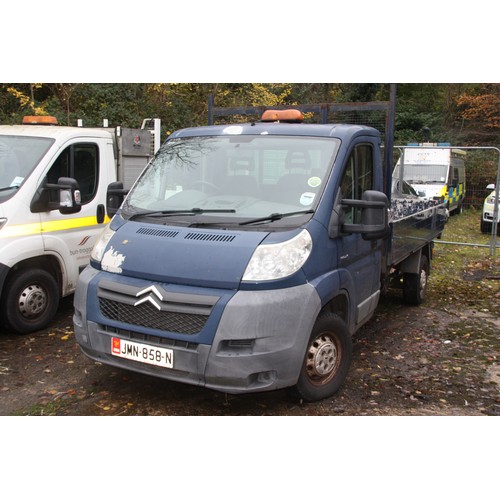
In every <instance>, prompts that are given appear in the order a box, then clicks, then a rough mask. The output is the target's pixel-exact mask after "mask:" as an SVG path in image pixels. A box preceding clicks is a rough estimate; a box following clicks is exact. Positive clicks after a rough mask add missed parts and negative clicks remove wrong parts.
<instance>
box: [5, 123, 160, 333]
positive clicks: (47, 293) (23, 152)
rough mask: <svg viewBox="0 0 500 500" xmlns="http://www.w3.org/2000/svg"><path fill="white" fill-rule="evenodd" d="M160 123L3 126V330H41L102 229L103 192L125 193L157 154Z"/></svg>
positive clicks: (72, 284) (84, 263) (72, 285)
mask: <svg viewBox="0 0 500 500" xmlns="http://www.w3.org/2000/svg"><path fill="white" fill-rule="evenodd" d="M159 127H160V122H159V120H158V119H153V120H144V121H143V126H142V128H139V129H128V128H123V127H116V128H108V127H102V128H84V127H63V126H59V125H57V121H56V119H55V118H54V117H48V116H34V117H25V119H24V120H23V125H0V324H1V329H2V330H4V329H8V330H11V331H14V332H18V333H29V332H32V331H36V330H40V329H41V328H45V327H46V326H47V325H48V324H49V323H50V321H51V320H52V318H53V316H54V314H55V312H56V311H57V308H58V304H59V299H60V298H61V297H64V296H67V295H69V294H71V293H73V291H74V289H75V286H76V282H77V279H78V275H79V273H80V271H81V270H83V269H84V268H85V267H86V266H87V264H88V263H89V260H90V252H91V251H92V247H93V246H94V243H95V242H96V240H97V238H98V236H99V234H100V233H101V231H102V230H103V228H104V226H105V225H106V224H107V223H108V222H109V217H108V216H107V214H106V209H105V206H106V200H107V196H108V192H107V189H108V185H109V184H111V183H113V182H116V181H120V180H122V181H123V183H124V185H125V188H127V187H128V188H129V187H130V186H131V185H132V183H133V182H134V181H135V179H136V178H137V176H138V175H139V173H140V172H141V171H142V169H143V168H144V167H145V166H146V164H147V162H148V161H149V158H150V157H151V156H152V155H153V154H154V152H155V151H156V150H157V149H158V148H159V140H160V138H159V134H160V132H159V130H160V128H159Z"/></svg>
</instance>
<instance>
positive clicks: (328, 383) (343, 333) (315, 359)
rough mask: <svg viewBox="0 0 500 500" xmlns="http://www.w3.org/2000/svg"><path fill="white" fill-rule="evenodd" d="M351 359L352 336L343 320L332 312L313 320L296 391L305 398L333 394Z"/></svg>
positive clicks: (342, 379) (312, 399)
mask: <svg viewBox="0 0 500 500" xmlns="http://www.w3.org/2000/svg"><path fill="white" fill-rule="evenodd" d="M351 359H352V339H351V335H350V334H349V331H348V330H347V327H346V325H345V323H344V322H343V321H342V320H341V319H340V318H339V317H338V316H337V315H336V314H332V313H326V314H322V315H320V316H319V317H318V319H317V320H316V323H315V324H314V327H313V330H312V332H311V336H310V338H309V342H308V344H307V349H306V353H305V356H304V362H303V364H302V369H301V372H300V376H299V379H298V381H297V385H296V386H295V388H294V389H295V393H296V394H297V395H298V396H299V397H300V398H302V399H303V400H305V401H309V402H312V401H319V400H320V399H324V398H327V397H329V396H332V395H333V394H335V393H336V392H337V391H338V390H339V389H340V387H341V385H342V384H343V382H344V380H345V378H346V377H347V372H348V371H349V366H350V365H351Z"/></svg>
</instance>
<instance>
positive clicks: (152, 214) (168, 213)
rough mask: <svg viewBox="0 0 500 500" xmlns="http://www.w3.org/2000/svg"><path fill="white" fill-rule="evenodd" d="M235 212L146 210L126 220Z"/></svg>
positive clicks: (201, 209) (220, 210)
mask: <svg viewBox="0 0 500 500" xmlns="http://www.w3.org/2000/svg"><path fill="white" fill-rule="evenodd" d="M235 212H236V210H234V209H232V208H231V209H217V208H215V209H204V208H191V209H188V210H148V211H145V212H137V213H135V214H132V215H131V216H130V217H129V219H128V220H132V219H135V218H137V217H142V216H147V217H170V216H172V215H200V214H220V213H223V214H229V213H231V214H234V213H235Z"/></svg>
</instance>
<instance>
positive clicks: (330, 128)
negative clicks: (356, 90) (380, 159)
mask: <svg viewBox="0 0 500 500" xmlns="http://www.w3.org/2000/svg"><path fill="white" fill-rule="evenodd" d="M263 134H269V135H285V136H310V137H336V138H338V139H341V140H342V139H347V138H353V137H356V136H359V135H364V136H372V137H380V132H379V131H378V130H376V129H374V128H373V127H368V126H365V125H348V124H343V123H341V124H312V123H283V122H254V123H236V124H233V125H209V126H202V127H192V128H186V129H182V130H178V131H176V132H174V133H173V134H172V135H170V137H169V139H174V138H180V137H197V136H224V135H263Z"/></svg>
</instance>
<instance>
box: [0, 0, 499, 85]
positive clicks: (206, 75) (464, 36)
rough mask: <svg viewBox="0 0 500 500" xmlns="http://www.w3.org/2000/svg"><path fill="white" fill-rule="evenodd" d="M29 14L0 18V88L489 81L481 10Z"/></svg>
mask: <svg viewBox="0 0 500 500" xmlns="http://www.w3.org/2000/svg"><path fill="white" fill-rule="evenodd" d="M27 3H28V4H31V2H27ZM441 3H442V5H441ZM462 3H463V4H464V5H461V4H462ZM32 5H34V7H32V8H29V7H27V8H26V9H25V10H24V9H23V12H20V10H19V8H18V6H17V4H15V3H10V2H9V3H8V4H7V5H4V6H3V7H2V18H3V19H12V20H13V21H14V22H10V23H9V22H7V23H4V24H3V26H2V30H1V31H0V41H1V42H2V65H1V67H0V81H2V82H12V83H14V82H32V83H33V82H55V81H57V82H76V81H78V82H337V83H338V82H386V83H387V82H394V83H402V82H434V83H442V82H469V83H478V82H499V81H500V70H499V67H498V64H497V61H498V56H497V49H498V35H497V33H498V29H497V28H498V23H497V22H496V20H495V18H496V16H495V15H493V13H489V11H490V10H491V8H492V7H491V5H492V4H491V3H489V2H486V1H485V0H476V1H475V2H474V4H473V6H472V5H471V4H470V3H467V4H465V2H455V3H453V4H449V3H448V2H440V1H439V0H434V1H431V0H420V1H419V2H418V3H417V2H411V3H410V2H407V3H405V4H404V5H402V3H401V2H393V1H390V0H378V1H377V2H373V1H368V0H357V1H356V2H348V5H347V3H346V5H343V4H342V3H341V2H330V3H325V2H320V1H319V0H309V1H308V2H307V3H300V4H294V3H292V2H285V1H284V0H274V1H269V0H266V1H264V0H253V2H251V3H242V2H241V3H236V2H234V1H229V0H213V1H211V2H202V1H196V0H194V1H192V2H184V3H181V4H179V3H173V4H172V3H165V2H157V1H156V0H153V1H152V2H150V4H142V5H141V4H140V3H137V2H131V1H130V0H122V1H121V2H120V3H115V2H107V3H104V2H101V1H97V0H88V1H87V2H85V3H83V2H80V1H77V2H72V4H71V5H72V6H73V5H74V6H75V8H73V7H72V8H71V10H69V9H68V5H69V4H68V3H67V2H65V1H63V0H46V1H45V2H44V3H43V4H40V3H37V2H33V3H32ZM450 5H452V6H453V9H451V8H450ZM41 6H43V7H41ZM40 9H42V10H41V12H39V10H40ZM20 20H22V22H20Z"/></svg>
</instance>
